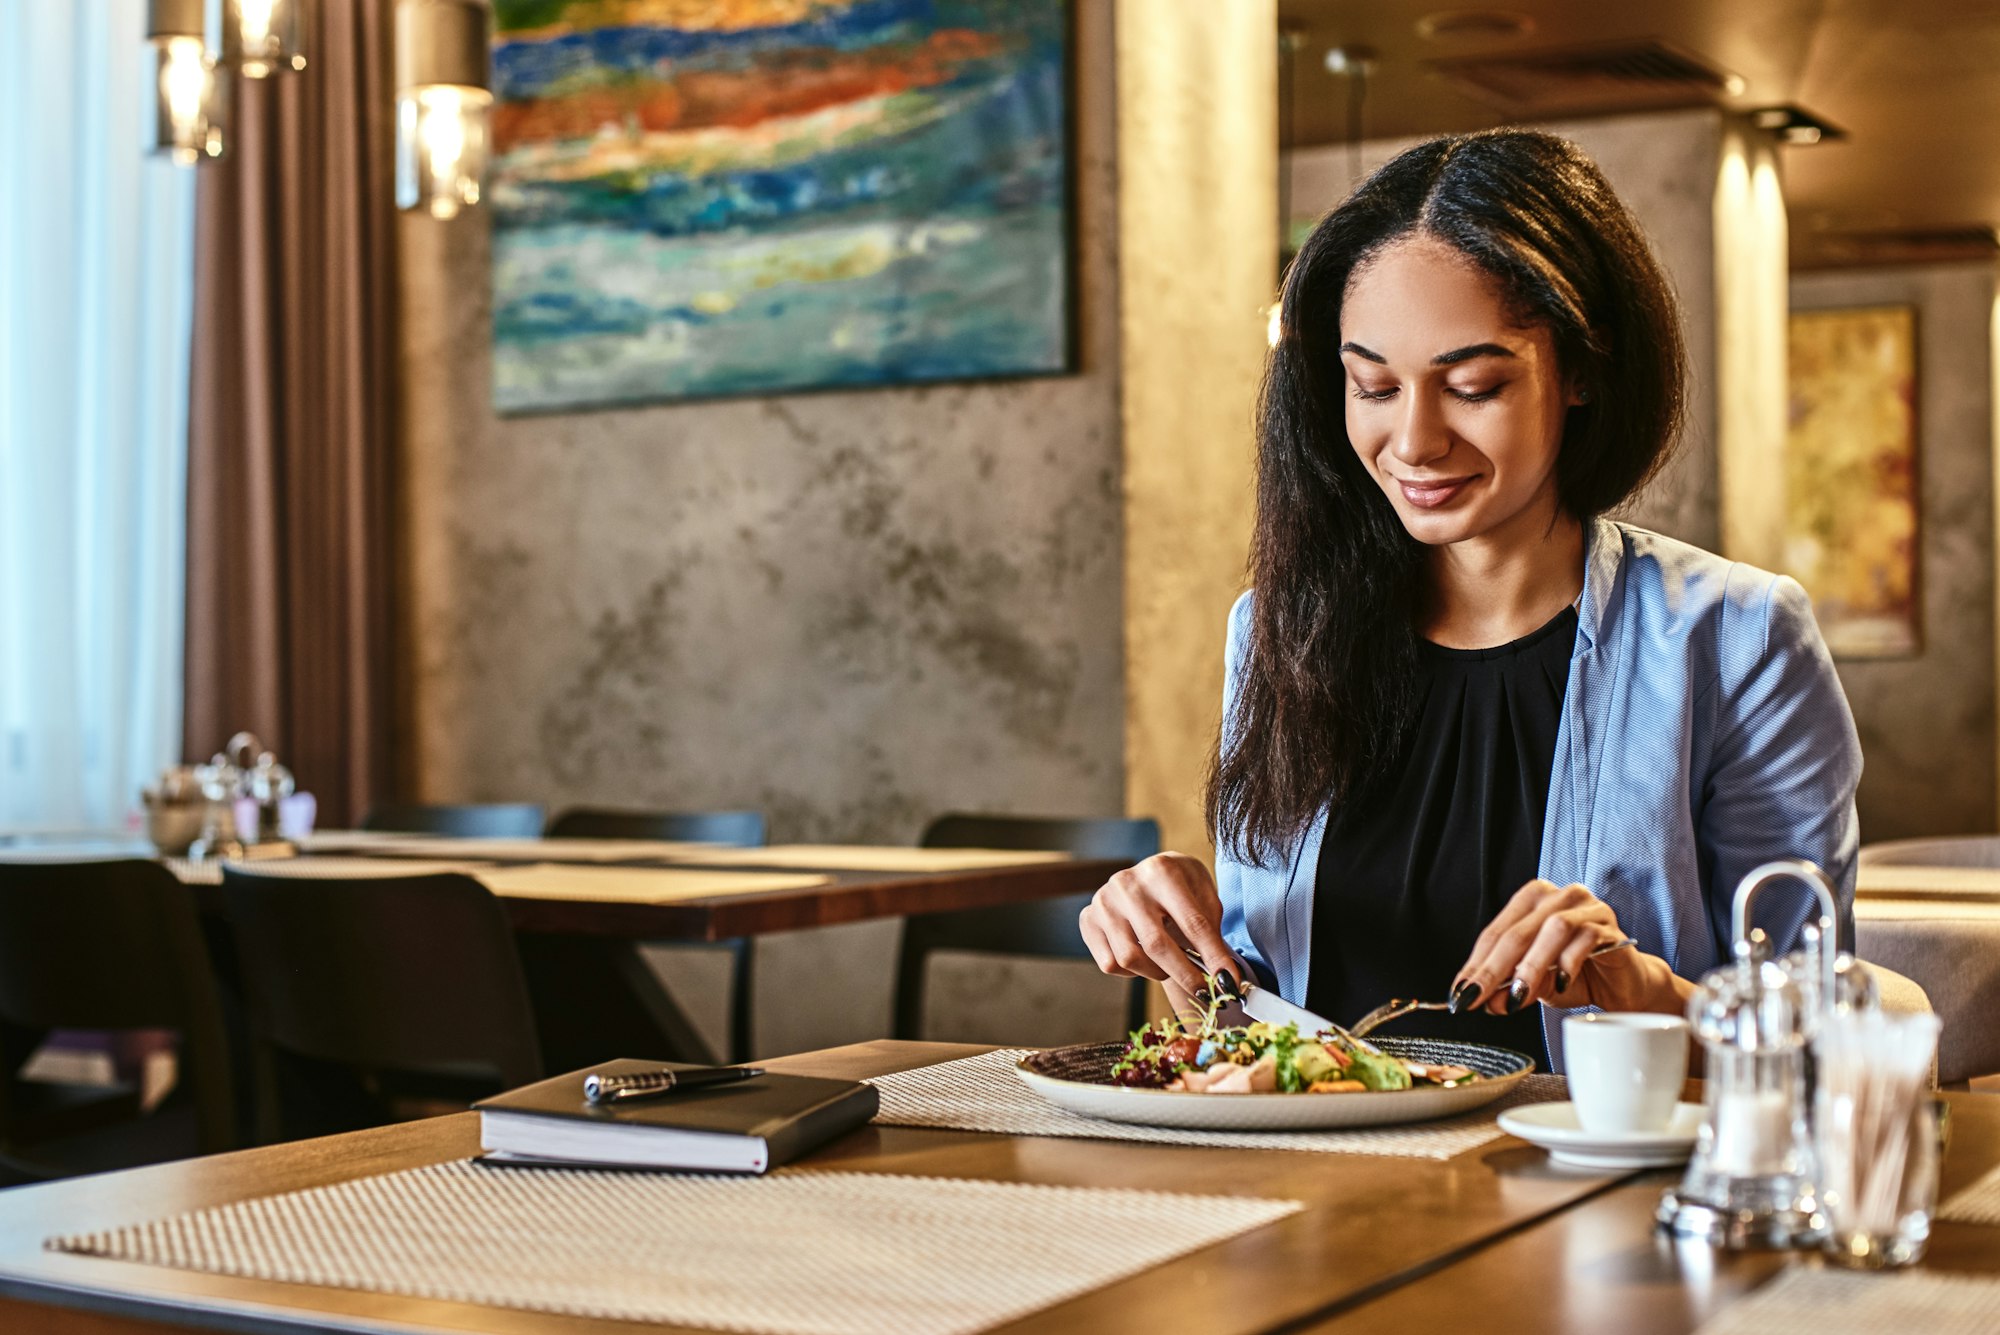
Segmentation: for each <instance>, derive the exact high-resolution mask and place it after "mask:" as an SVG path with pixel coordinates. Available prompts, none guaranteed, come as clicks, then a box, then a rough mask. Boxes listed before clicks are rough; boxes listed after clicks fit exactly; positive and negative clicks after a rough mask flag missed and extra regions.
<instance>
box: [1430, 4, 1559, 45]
mask: <svg viewBox="0 0 2000 1335" xmlns="http://www.w3.org/2000/svg"><path fill="white" fill-rule="evenodd" d="M1534 30H1535V20H1534V19H1533V18H1531V17H1529V16H1528V15H1526V14H1517V13H1515V12H1514V11H1513V10H1511V9H1441V10H1439V11H1438V12H1437V13H1435V14H1426V15H1424V16H1423V17H1422V18H1420V19H1418V20H1417V36H1419V37H1421V38H1423V39H1424V40H1425V41H1426V42H1497V41H1505V40H1507V39H1508V38H1510V37H1526V36H1527V35H1528V34H1529V33H1531V32H1533V31H1534Z"/></svg>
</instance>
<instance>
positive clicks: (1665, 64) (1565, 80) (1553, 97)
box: [1426, 39, 1743, 115]
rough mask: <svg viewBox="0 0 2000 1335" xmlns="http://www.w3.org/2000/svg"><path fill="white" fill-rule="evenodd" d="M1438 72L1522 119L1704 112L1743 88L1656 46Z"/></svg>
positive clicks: (1436, 66) (1438, 67)
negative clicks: (1557, 115) (1674, 110)
mask: <svg viewBox="0 0 2000 1335" xmlns="http://www.w3.org/2000/svg"><path fill="white" fill-rule="evenodd" d="M1426 65H1427V67H1428V68H1429V69H1431V70H1432V71H1433V72H1435V73H1437V74H1439V75H1441V76H1443V77H1444V78H1446V79H1448V80H1450V81H1451V82H1453V83H1455V84H1457V85H1459V86H1460V87H1461V88H1463V89H1465V90H1466V91H1467V92H1468V93H1470V94H1472V96H1474V97H1477V98H1479V99H1481V100H1482V101H1486V102H1491V103H1494V104H1495V105H1497V106H1499V107H1500V108H1501V109H1502V110H1504V111H1507V112H1510V113H1513V114H1516V115H1522V114H1547V113H1555V112H1566V113H1574V112H1608V111H1638V110H1653V109H1659V108H1663V107H1678V106H1698V105H1702V104H1705V103H1710V102H1713V101H1715V100H1716V99H1717V98H1718V97H1721V96H1723V95H1725V94H1735V93H1739V92H1741V91H1742V90H1743V81H1742V80H1741V79H1739V78H1737V77H1736V76H1735V75H1733V74H1730V73H1728V72H1727V71H1725V70H1721V69H1718V68H1716V67H1715V66H1714V65H1712V64H1710V63H1709V62H1708V61H1706V60H1704V59H1702V58H1701V57H1700V56H1697V55H1694V54H1693V53H1692V52H1689V51H1685V50H1683V49H1681V48H1680V47H1677V46H1674V45H1672V44H1670V43H1667V42H1663V41H1659V40H1657V39H1646V40H1643V41H1636V42H1617V43H1614V44H1609V45H1598V46H1572V47H1562V48H1555V49H1549V50H1542V51H1512V52H1506V53H1500V52H1493V53H1488V54H1481V55H1473V56H1455V57H1451V58H1449V59H1444V60H1432V61H1428V62H1426Z"/></svg>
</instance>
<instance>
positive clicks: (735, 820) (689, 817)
mask: <svg viewBox="0 0 2000 1335" xmlns="http://www.w3.org/2000/svg"><path fill="white" fill-rule="evenodd" d="M549 838H551V839H667V840H677V841H685V842H687V843H693V844H728V845H730V846H731V847H734V848H760V847H762V846H763V844H764V813H763V812H761V811H611V810H607V809H605V808H602V807H572V808H571V809H570V810H568V811H565V812H563V813H562V814H561V815H560V816H557V817H556V818H555V820H554V822H552V823H551V824H550V826H549Z"/></svg>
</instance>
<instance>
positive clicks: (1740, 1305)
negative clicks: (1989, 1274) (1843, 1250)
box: [1696, 1266, 2000, 1335]
mask: <svg viewBox="0 0 2000 1335" xmlns="http://www.w3.org/2000/svg"><path fill="white" fill-rule="evenodd" d="M1996 1330H2000V1279H1982V1278H1977V1277H1971V1278H1968V1277H1964V1276H1959V1275H1930V1274H1924V1273H1922V1272H1913V1273H1905V1274H1900V1275H1881V1274H1876V1275H1869V1274H1857V1273H1854V1272H1852V1271H1846V1270H1827V1269H1824V1268H1821V1267H1818V1266H1793V1267H1791V1268H1790V1269H1788V1270H1786V1271H1784V1272H1783V1273H1781V1274H1780V1275H1779V1276H1778V1277H1777V1278H1776V1279H1774V1280H1772V1281H1771V1282H1770V1283H1769V1284H1766V1285H1765V1286H1764V1287H1763V1288H1761V1289H1758V1290H1757V1291H1756V1292H1755V1293H1753V1294H1751V1295H1750V1296H1749V1297H1747V1298H1745V1299H1743V1300H1742V1301H1741V1302H1737V1303H1732V1304H1731V1305H1730V1306H1728V1307H1726V1308H1724V1309H1723V1310H1722V1311H1721V1312H1718V1313H1717V1314H1716V1315H1715V1316H1714V1317H1712V1318H1710V1319H1709V1320H1708V1321H1705V1322H1703V1323H1702V1326H1701V1329H1700V1330H1699V1331H1697V1332H1696V1335H1889V1333H1890V1332H1901V1331H1922V1332H1923V1333H1924V1335H1992V1332H1994V1331H1996Z"/></svg>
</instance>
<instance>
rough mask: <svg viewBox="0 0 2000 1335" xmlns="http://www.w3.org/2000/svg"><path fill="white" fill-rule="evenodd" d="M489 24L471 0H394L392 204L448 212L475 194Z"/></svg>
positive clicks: (481, 166)
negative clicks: (394, 117)
mask: <svg viewBox="0 0 2000 1335" xmlns="http://www.w3.org/2000/svg"><path fill="white" fill-rule="evenodd" d="M491 25H492V15H491V13H490V12H489V11H488V10H487V8H486V6H485V5H484V4H482V3H479V0H399V3H398V4H397V6H396V207H397V208H400V209H412V210H414V209H424V210H428V211H429V213H430V214H431V216H432V217H434V218H455V217H457V216H458V212H459V210H460V209H463V208H470V207H471V206H473V205H475V204H477V203H478V202H479V192H480V188H481V183H482V181H483V179H484V178H485V175H486V150H487V123H486V122H487V112H488V109H489V108H491V106H492V105H493V94H492V93H491V92H489V91H487V90H488V87H489V84H490V80H489V77H488V74H487V61H488V56H487V49H488V45H489V43H490V42H491V40H492V39H491V31H492V27H491Z"/></svg>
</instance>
